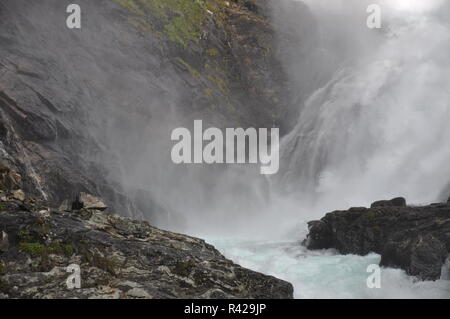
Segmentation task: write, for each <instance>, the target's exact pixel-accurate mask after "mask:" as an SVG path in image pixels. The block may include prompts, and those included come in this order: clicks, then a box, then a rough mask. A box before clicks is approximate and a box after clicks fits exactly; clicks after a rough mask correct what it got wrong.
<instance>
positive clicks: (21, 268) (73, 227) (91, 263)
mask: <svg viewBox="0 0 450 319" xmlns="http://www.w3.org/2000/svg"><path fill="white" fill-rule="evenodd" d="M38 206H39V207H40V206H41V205H38ZM36 208H37V207H36ZM47 211H48V212H50V213H49V214H47V216H46V217H45V218H43V216H42V214H41V213H39V211H38V209H36V210H33V209H32V210H31V211H22V210H20V208H17V209H16V210H10V211H8V212H0V231H7V232H8V235H9V238H10V239H13V240H10V245H9V249H8V251H7V252H4V253H2V254H0V264H1V265H3V267H2V269H3V270H4V271H3V272H2V273H1V274H0V283H1V284H0V296H1V297H3V298H50V299H52V298H139V299H141V298H292V296H293V287H292V285H291V284H289V283H287V282H285V281H283V280H279V279H277V278H274V277H272V276H267V275H263V274H260V273H257V272H254V271H251V270H248V269H245V268H242V267H240V266H239V265H236V264H234V263H233V262H232V261H230V260H228V259H226V258H225V257H224V256H223V255H222V254H221V253H220V252H219V251H217V250H216V249H215V248H214V247H213V246H211V245H209V244H207V243H206V242H205V241H203V240H201V239H197V238H193V237H189V236H186V235H181V234H177V233H172V232H168V231H163V230H160V229H157V228H155V227H152V226H150V225H149V224H148V223H147V222H145V221H136V220H131V219H128V218H123V217H119V216H116V215H112V214H107V213H105V212H102V211H99V210H89V211H88V212H89V214H84V215H83V214H81V212H83V211H86V210H85V209H83V210H81V211H76V212H73V213H69V212H64V211H58V212H57V213H51V212H52V210H51V209H50V210H47ZM71 264H77V265H79V266H80V269H81V288H80V289H68V288H67V287H66V285H64V284H62V283H64V282H66V280H67V278H68V276H69V273H67V272H66V267H67V266H69V265H71Z"/></svg>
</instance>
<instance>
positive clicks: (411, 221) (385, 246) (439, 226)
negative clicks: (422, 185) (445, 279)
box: [304, 204, 450, 280]
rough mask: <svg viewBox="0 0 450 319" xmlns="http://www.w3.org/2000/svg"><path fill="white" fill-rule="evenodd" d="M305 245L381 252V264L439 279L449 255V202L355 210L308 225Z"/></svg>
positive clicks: (336, 212)
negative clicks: (447, 203)
mask: <svg viewBox="0 0 450 319" xmlns="http://www.w3.org/2000/svg"><path fill="white" fill-rule="evenodd" d="M308 225H309V234H308V237H307V239H306V240H305V241H304V244H305V245H306V246H307V247H308V248H310V249H327V248H335V249H337V250H338V251H339V252H341V253H343V254H358V255H366V254H368V253H370V252H375V253H378V254H380V255H381V262H380V264H381V265H382V266H389V267H398V268H402V269H404V270H405V271H406V272H407V273H408V274H410V275H413V276H417V277H419V278H420V279H423V280H436V279H439V278H440V275H441V269H442V266H443V264H444V262H445V260H446V258H447V257H448V256H449V253H450V205H446V204H440V205H429V206H423V207H408V206H394V205H390V206H381V207H372V208H353V209H351V210H348V211H335V212H331V213H328V214H326V216H325V217H323V218H322V219H321V220H320V221H313V222H310V223H308Z"/></svg>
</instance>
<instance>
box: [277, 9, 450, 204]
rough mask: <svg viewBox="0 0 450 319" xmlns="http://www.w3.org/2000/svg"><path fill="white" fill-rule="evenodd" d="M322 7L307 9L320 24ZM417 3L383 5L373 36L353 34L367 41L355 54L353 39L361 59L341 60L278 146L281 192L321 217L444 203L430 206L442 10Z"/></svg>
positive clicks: (442, 69) (443, 88)
mask: <svg viewBox="0 0 450 319" xmlns="http://www.w3.org/2000/svg"><path fill="white" fill-rule="evenodd" d="M307 2H308V1H307ZM351 2H352V1H349V2H346V3H347V4H349V3H350V4H351ZM363 2H364V1H363ZM330 3H331V1H318V2H317V3H316V4H313V3H310V5H311V7H312V9H313V12H315V13H316V14H319V15H322V17H321V19H325V20H327V19H328V18H329V17H328V16H329V15H332V13H330V12H333V10H330V11H329V12H327V11H326V10H323V7H324V6H325V7H326V4H330ZM338 3H340V4H341V6H342V5H343V4H342V2H338ZM424 3H425V1H409V2H408V1H391V2H386V1H384V2H382V3H381V8H382V9H383V10H382V19H383V20H382V21H383V28H382V30H381V31H378V30H370V31H368V30H364V33H362V31H361V32H360V33H359V34H360V35H362V34H363V35H364V36H365V38H367V37H371V36H372V37H373V39H375V36H376V40H374V41H373V42H372V44H373V45H370V44H369V46H370V50H360V49H357V48H358V47H359V46H361V43H362V42H363V40H358V38H356V39H355V42H356V43H355V44H352V45H353V46H354V47H355V50H357V51H358V54H360V55H355V56H353V57H351V59H346V60H345V59H344V60H342V62H341V63H340V65H339V66H338V67H336V71H335V73H334V75H333V76H332V78H331V79H330V80H329V81H328V83H326V84H325V85H324V86H323V87H320V88H318V89H317V90H316V91H315V92H314V93H313V94H311V96H310V97H309V98H308V100H307V101H306V103H305V105H304V106H302V109H301V110H300V115H299V117H298V121H297V124H296V126H295V128H294V130H292V132H290V134H288V135H287V136H286V137H285V138H284V140H283V141H282V147H281V150H282V160H281V165H280V167H281V170H282V172H281V173H280V177H279V180H278V183H277V185H281V186H282V189H283V190H288V191H289V192H291V193H294V194H296V196H299V197H303V198H304V197H307V198H312V199H313V200H314V201H319V200H320V202H321V203H322V207H323V206H325V207H327V208H347V207H349V206H350V205H359V204H361V205H363V204H368V203H370V201H373V200H376V199H380V198H386V197H392V196H405V197H407V199H409V200H410V201H413V202H414V203H422V202H430V201H434V200H437V199H444V198H438V197H439V196H440V194H441V193H442V191H443V190H444V189H445V188H446V186H447V185H448V182H449V181H450V166H449V165H448V163H449V160H450V148H449V147H448V143H449V141H450V126H449V125H448V121H449V119H450V56H449V54H448V52H449V49H450V32H449V31H450V26H449V24H448V20H446V19H447V17H448V13H449V8H450V6H449V4H448V3H444V2H443V1H427V5H425V4H424ZM330 7H331V6H330ZM349 8H350V7H349ZM314 9H315V10H316V11H314ZM327 9H330V8H327ZM340 9H345V8H342V7H341V8H340ZM346 10H347V9H346ZM348 10H350V9H348ZM361 12H363V14H364V11H361V10H360V11H359V14H361ZM361 28H365V26H363V25H362V26H361ZM325 31H326V30H325ZM325 31H323V32H325ZM347 31H348V29H347V28H340V26H339V25H336V26H335V30H334V32H337V33H339V32H347ZM370 32H372V33H376V35H370ZM380 32H381V35H380ZM342 36H344V35H342ZM369 39H370V38H369ZM327 49H328V50H330V49H331V50H333V47H331V48H330V47H328V48H327ZM336 50H337V49H336ZM348 51H351V50H348ZM361 52H362V53H363V54H361ZM445 195H447V196H448V194H445ZM445 199H446V198H445Z"/></svg>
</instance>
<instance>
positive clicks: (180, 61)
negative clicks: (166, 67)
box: [175, 57, 201, 79]
mask: <svg viewBox="0 0 450 319" xmlns="http://www.w3.org/2000/svg"><path fill="white" fill-rule="evenodd" d="M175 60H176V61H177V62H178V64H180V65H181V66H182V67H184V68H185V69H186V70H187V71H188V72H189V73H190V74H191V75H192V77H193V78H194V79H199V78H200V76H201V75H200V72H198V71H197V70H196V69H195V68H194V67H193V66H191V65H190V64H189V63H187V62H186V61H184V60H183V59H182V58H180V57H177V58H175Z"/></svg>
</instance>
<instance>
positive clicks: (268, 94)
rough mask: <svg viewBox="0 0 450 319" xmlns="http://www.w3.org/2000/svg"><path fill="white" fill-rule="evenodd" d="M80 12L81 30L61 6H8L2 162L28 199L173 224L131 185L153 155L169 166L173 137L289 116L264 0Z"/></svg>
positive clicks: (1, 25)
mask: <svg viewBox="0 0 450 319" xmlns="http://www.w3.org/2000/svg"><path fill="white" fill-rule="evenodd" d="M78 4H79V5H80V6H81V8H82V28H81V30H70V29H68V28H66V25H65V19H66V17H67V14H66V13H65V10H66V7H65V4H64V3H62V2H61V1H56V0H43V1H33V2H32V3H30V2H29V1H24V0H19V1H17V0H5V1H2V2H1V3H0V43H1V45H0V105H1V109H0V156H1V160H2V162H4V163H5V164H7V165H8V166H10V167H12V168H14V169H15V170H16V171H18V172H19V173H20V174H21V175H22V177H23V180H22V183H23V185H22V188H23V189H24V190H25V192H26V193H27V194H30V195H38V196H42V197H44V198H46V199H48V200H49V201H50V202H52V203H58V204H59V203H60V202H61V201H62V200H63V199H65V198H69V197H71V196H73V194H74V193H75V192H78V191H86V192H89V193H93V194H98V195H101V196H103V197H104V198H105V199H106V200H107V201H108V203H109V205H110V206H112V207H114V208H117V211H120V212H121V213H122V214H124V215H132V216H137V217H142V216H143V215H144V212H145V214H146V216H147V217H149V216H152V214H153V215H158V214H159V215H164V214H166V213H165V210H164V209H163V208H162V207H161V205H160V203H158V202H157V201H155V197H157V196H155V194H154V193H152V192H151V191H149V189H148V187H146V185H142V184H145V183H141V184H139V183H138V182H137V181H136V182H135V183H124V180H138V179H139V177H140V176H142V171H143V170H144V167H143V166H145V165H146V163H144V160H142V158H145V159H146V160H147V158H146V157H145V156H144V155H146V154H148V153H151V155H150V156H152V157H151V160H152V161H154V162H158V163H159V162H163V161H166V162H167V161H168V160H169V159H170V158H169V155H168V153H169V152H168V151H167V150H168V149H170V146H169V145H167V143H166V142H165V141H169V138H168V137H170V131H169V128H174V127H177V126H180V125H184V124H186V123H192V119H203V120H204V122H206V124H205V125H208V124H210V125H214V126H217V127H248V126H253V127H258V126H259V127H271V126H272V125H274V124H276V125H279V126H281V127H282V130H283V127H285V125H284V123H287V122H288V121H289V119H292V116H291V114H292V113H291V111H290V108H289V107H288V100H289V97H290V89H289V86H288V85H287V76H286V74H285V72H284V69H283V65H282V63H280V61H279V60H278V59H277V57H276V54H275V52H276V49H277V48H276V45H277V44H276V43H277V42H276V41H275V36H274V27H273V26H272V24H271V19H270V14H269V9H268V4H267V3H266V1H265V0H260V1H253V0H248V1H243V0H239V1H237V0H236V1H222V0H201V1H190V0H189V1H179V0H169V1H166V0H164V1H162V0H143V1H141V0H139V1H138V0H131V1H121V0H100V1H95V2H94V1H86V0H81V1H79V2H78ZM160 141H164V142H160ZM164 143H166V144H164ZM160 144H161V145H160ZM148 145H152V149H149V147H148ZM158 154H161V155H158ZM158 156H159V157H158ZM136 159H141V160H140V161H139V160H136ZM164 169H166V168H165V167H164V168H158V167H157V168H155V169H154V171H158V170H164ZM149 170H150V169H148V165H147V166H145V171H146V172H147V171H149ZM134 175H136V176H137V177H136V178H135V177H134ZM152 178H154V175H149V176H147V175H146V176H145V179H147V180H150V179H152ZM160 217H161V216H160ZM155 218H157V217H155ZM162 218H164V216H162Z"/></svg>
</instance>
